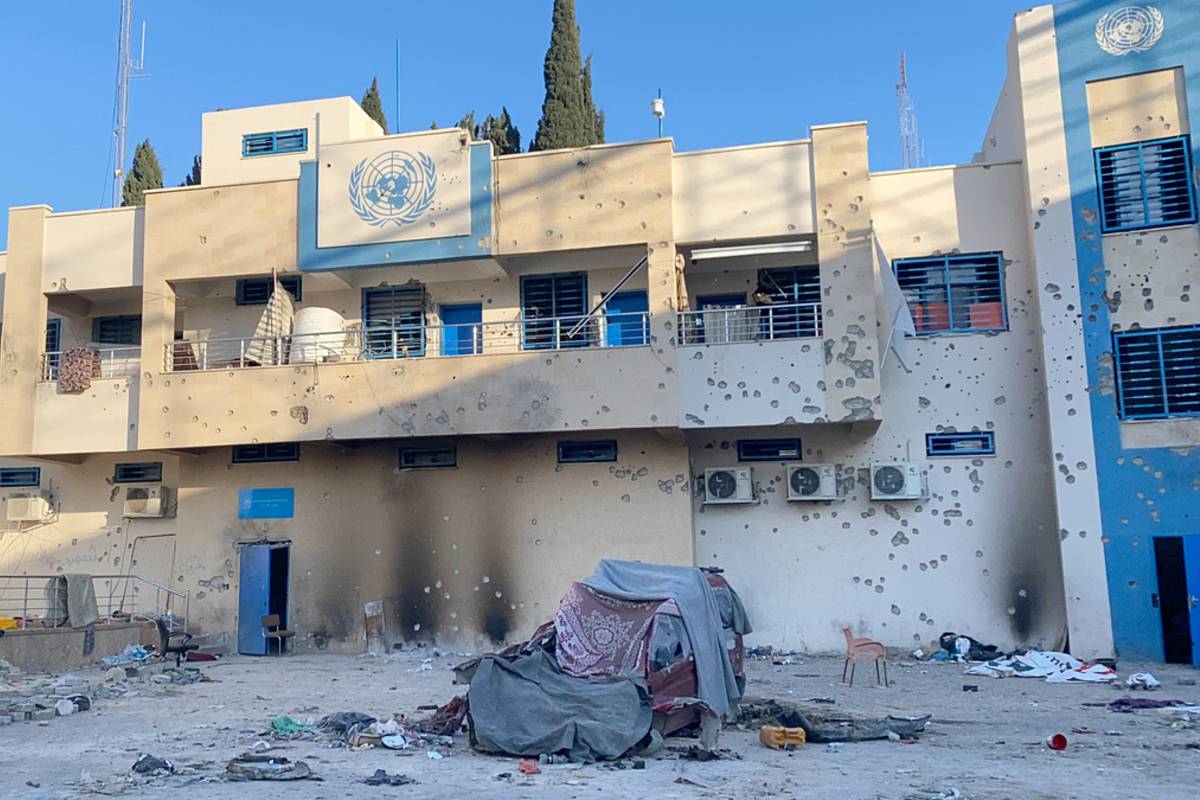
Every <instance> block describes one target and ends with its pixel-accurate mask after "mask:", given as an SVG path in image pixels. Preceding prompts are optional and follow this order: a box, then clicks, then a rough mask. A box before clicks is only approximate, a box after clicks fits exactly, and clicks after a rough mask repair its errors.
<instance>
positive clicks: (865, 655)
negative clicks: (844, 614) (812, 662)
mask: <svg viewBox="0 0 1200 800" xmlns="http://www.w3.org/2000/svg"><path fill="white" fill-rule="evenodd" d="M842 634H843V635H844V636H845V637H846V663H845V664H843V665H842V683H846V670H850V685H851V686H853V685H854V664H855V662H857V661H874V662H875V683H876V684H879V682H880V674H879V665H880V664H882V665H883V685H884V686H885V687H886V686H887V685H888V674H887V649H886V648H885V647H884V646H883V645H882V644H881V643H879V642H877V641H875V640H874V639H861V638H857V637H855V636H854V634H853V633H851V632H850V626H849V625H844V626H842Z"/></svg>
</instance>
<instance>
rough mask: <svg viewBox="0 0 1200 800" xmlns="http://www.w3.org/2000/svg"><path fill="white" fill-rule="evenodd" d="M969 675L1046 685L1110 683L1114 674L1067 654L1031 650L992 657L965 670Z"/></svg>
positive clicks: (1107, 668)
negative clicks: (1039, 681) (1032, 680)
mask: <svg viewBox="0 0 1200 800" xmlns="http://www.w3.org/2000/svg"><path fill="white" fill-rule="evenodd" d="M967 674H968V675H987V676H990V677H993V678H1009V677H1013V676H1016V677H1018V678H1044V679H1045V680H1046V682H1047V683H1068V682H1071V681H1080V682H1084V683H1109V682H1111V681H1115V680H1116V679H1117V673H1116V672H1114V671H1113V670H1112V669H1111V668H1110V667H1106V666H1104V665H1103V664H1084V663H1083V662H1082V661H1080V660H1079V659H1077V658H1075V657H1074V656H1070V655H1067V654H1066V653H1054V652H1048V651H1042V650H1030V651H1028V652H1026V653H1025V654H1024V655H1012V656H1007V657H1005V658H995V659H992V660H991V661H988V662H985V663H983V664H977V665H975V666H973V667H971V668H970V669H968V670H967Z"/></svg>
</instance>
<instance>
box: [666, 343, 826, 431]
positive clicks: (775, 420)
mask: <svg viewBox="0 0 1200 800" xmlns="http://www.w3.org/2000/svg"><path fill="white" fill-rule="evenodd" d="M678 357H679V426H680V427H681V428H704V427H710V428H722V427H731V426H740V425H784V424H794V423H798V422H824V421H825V414H826V409H825V356H824V352H823V348H822V347H821V340H820V339H815V338H814V339H781V340H778V341H771V342H737V343H732V344H708V345H695V346H689V347H680V348H679V350H678Z"/></svg>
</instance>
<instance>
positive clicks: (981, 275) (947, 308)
mask: <svg viewBox="0 0 1200 800" xmlns="http://www.w3.org/2000/svg"><path fill="white" fill-rule="evenodd" d="M892 269H894V270H895V272H896V281H897V283H899V284H900V289H901V291H902V292H903V293H904V298H905V300H907V301H908V309H909V311H910V312H911V313H912V318H913V325H914V327H915V328H916V331H917V335H918V336H920V335H928V334H936V333H974V332H980V331H1005V330H1008V312H1007V310H1006V308H1005V300H1004V257H1003V254H1002V253H960V254H955V255H945V256H932V257H929V258H899V259H896V260H895V261H893V262H892Z"/></svg>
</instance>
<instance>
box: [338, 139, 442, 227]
mask: <svg viewBox="0 0 1200 800" xmlns="http://www.w3.org/2000/svg"><path fill="white" fill-rule="evenodd" d="M349 188H350V192H349V194H350V207H351V208H353V209H354V213H355V214H357V215H358V218H359V219H361V220H362V221H363V222H366V223H368V224H370V225H374V226H376V227H380V228H381V227H383V226H385V225H387V224H388V223H389V222H394V223H396V224H397V225H405V224H407V223H409V222H416V221H417V219H419V218H420V216H421V215H422V214H424V213H425V212H426V211H427V210H429V206H430V205H431V204H432V203H433V196H434V195H435V194H437V167H436V165H435V164H434V163H433V159H432V158H430V157H429V156H428V155H426V154H425V153H417V154H416V155H415V156H414V155H412V154H411V153H406V152H404V151H403V150H390V151H388V152H386V153H380V154H379V155H377V156H375V157H374V158H372V159H370V160H368V159H365V158H364V159H363V160H362V161H360V162H358V166H356V167H355V168H354V169H353V171H351V173H350V187H349Z"/></svg>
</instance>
